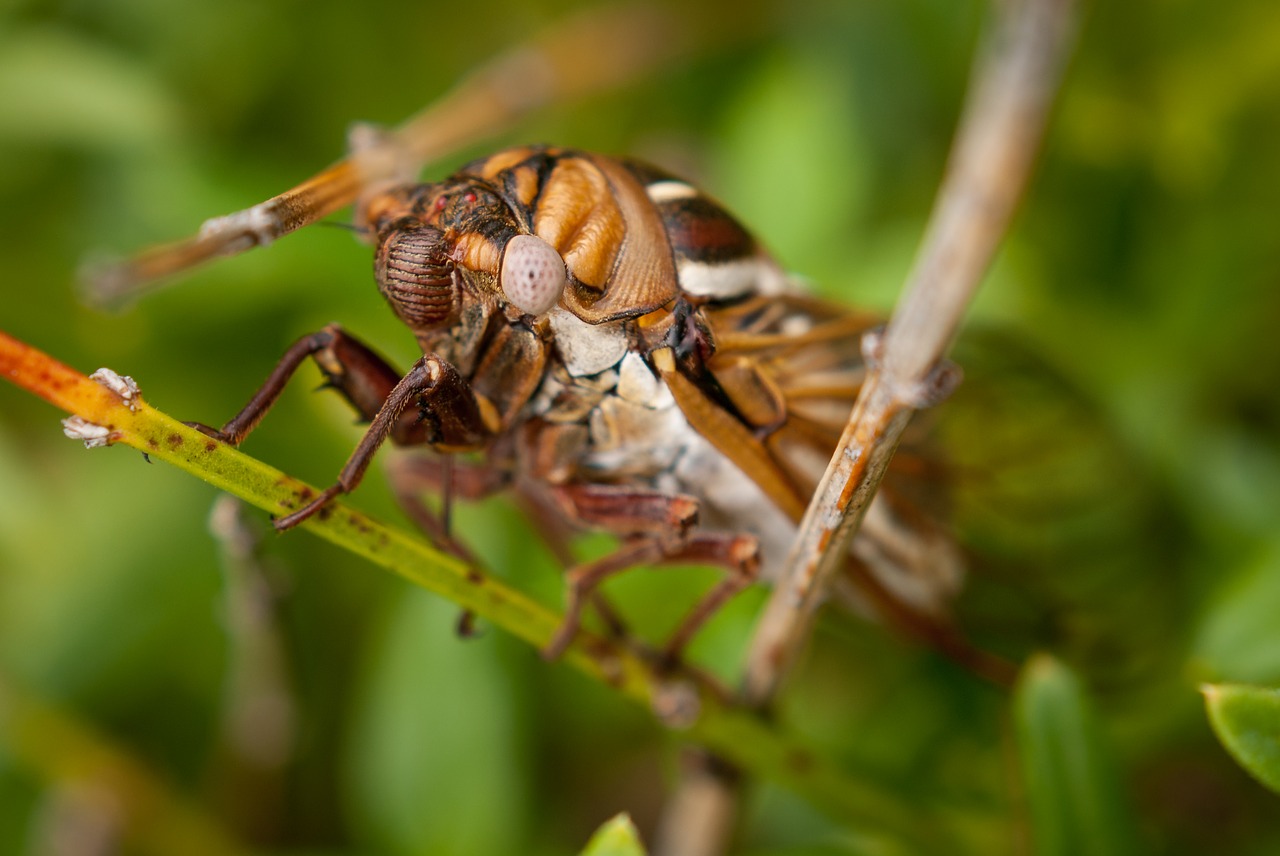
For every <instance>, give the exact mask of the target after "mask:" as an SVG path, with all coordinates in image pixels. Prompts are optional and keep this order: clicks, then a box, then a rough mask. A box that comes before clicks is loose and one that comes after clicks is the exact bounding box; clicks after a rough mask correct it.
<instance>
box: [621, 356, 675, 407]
mask: <svg viewBox="0 0 1280 856" xmlns="http://www.w3.org/2000/svg"><path fill="white" fill-rule="evenodd" d="M618 395H620V396H621V397H622V398H624V399H626V400H627V401H630V402H634V403H635V404H642V405H644V406H645V407H650V408H653V409H655V410H661V409H663V408H666V407H671V406H673V405H674V404H675V403H676V400H675V398H673V397H672V395H671V390H669V389H667V385H666V384H665V383H663V382H662V381H661V380H659V379H658V377H657V375H655V374H654V373H653V370H652V369H650V368H649V366H648V364H647V363H646V362H645V361H644V357H642V356H640V355H639V354H637V353H635V352H634V351H632V352H630V353H628V354H627V355H626V356H625V357H623V358H622V362H621V363H620V364H619V365H618Z"/></svg>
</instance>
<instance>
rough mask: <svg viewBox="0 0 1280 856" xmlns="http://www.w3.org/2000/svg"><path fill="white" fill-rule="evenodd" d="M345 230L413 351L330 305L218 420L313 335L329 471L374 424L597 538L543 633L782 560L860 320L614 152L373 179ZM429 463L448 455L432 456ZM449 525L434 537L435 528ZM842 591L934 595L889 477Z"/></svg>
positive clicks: (453, 481) (333, 490)
mask: <svg viewBox="0 0 1280 856" xmlns="http://www.w3.org/2000/svg"><path fill="white" fill-rule="evenodd" d="M356 228H357V229H359V230H360V231H361V232H363V233H365V235H366V236H368V237H369V238H370V240H371V242H372V243H373V244H374V245H375V247H376V249H375V253H374V275H375V279H376V281H377V284H378V288H379V290H380V291H381V293H382V295H383V297H384V298H386V300H387V302H388V303H389V304H390V307H391V309H392V311H393V312H394V313H395V314H396V316H397V317H398V318H399V319H400V320H401V321H402V322H403V323H404V324H405V325H406V326H407V327H408V328H409V331H410V332H411V333H412V334H413V336H414V337H415V338H416V339H417V342H418V345H419V346H420V348H421V350H422V354H423V356H422V358H421V359H419V360H418V361H417V362H416V363H415V364H414V365H413V366H412V367H411V368H410V369H409V370H408V372H407V373H401V372H400V371H397V370H396V369H394V368H392V367H391V366H390V365H389V364H388V363H387V362H386V361H385V360H384V359H383V358H382V357H380V356H378V355H377V354H376V353H375V351H374V350H373V349H372V348H370V347H368V346H367V345H365V344H363V343H362V342H360V341H359V340H358V339H357V338H356V337H355V336H354V335H352V334H351V333H348V332H347V331H345V330H344V329H342V328H340V327H338V326H329V327H326V328H325V329H323V330H321V331H319V332H317V333H314V334H311V335H308V336H304V337H303V338H302V339H301V340H299V341H298V342H297V343H296V344H295V345H294V346H292V347H291V348H290V349H289V350H288V352H287V353H286V354H285V356H284V357H283V359H282V360H281V361H280V363H279V365H278V366H277V367H276V369H275V371H274V372H272V374H271V375H270V377H269V379H268V380H267V382H266V383H265V384H264V385H263V387H262V388H261V389H260V390H259V392H258V393H257V394H255V395H254V396H253V398H252V399H251V401H250V402H249V404H248V405H247V406H246V407H245V408H244V410H243V411H241V412H240V413H239V414H238V415H237V416H235V417H234V418H233V419H232V420H230V421H229V422H228V423H226V424H225V425H224V426H223V427H222V428H220V429H212V428H205V430H206V431H208V433H210V434H212V435H214V436H216V437H218V438H219V439H222V440H224V441H226V442H228V443H232V444H238V443H240V442H241V441H242V440H244V438H245V436H246V435H247V434H248V433H249V431H250V430H251V429H252V428H253V427H254V426H255V425H257V424H258V422H259V420H260V419H261V418H262V416H263V415H264V413H265V412H266V411H267V410H268V409H269V408H270V406H271V405H272V403H273V402H274V401H275V400H276V398H277V396H278V395H279V393H280V391H281V390H282V389H283V387H284V385H285V383H286V381H287V379H288V378H289V377H290V376H291V375H292V374H293V373H294V371H295V370H296V369H297V368H298V367H299V366H300V365H301V364H302V363H303V362H305V361H306V360H307V358H311V359H312V360H313V361H314V362H315V364H316V365H317V366H319V368H320V371H321V372H322V373H323V374H324V376H325V377H326V378H327V381H328V385H330V386H332V387H333V388H335V389H336V390H337V391H338V392H340V393H341V394H342V396H343V397H345V398H346V400H347V401H348V402H349V403H350V404H351V405H352V407H354V409H355V410H356V411H357V412H358V413H359V414H360V415H361V416H362V417H364V418H365V419H366V420H368V423H369V424H368V429H367V431H366V433H365V434H364V437H363V439H362V440H361V441H360V443H359V445H358V446H357V448H356V450H355V451H354V453H353V454H352V455H351V457H350V459H349V460H348V462H347V464H346V466H345V467H344V468H343V469H342V472H341V474H340V476H339V477H338V479H337V481H336V483H335V484H334V485H333V486H332V487H330V488H328V489H327V490H325V491H324V492H323V493H321V494H320V495H318V496H317V497H315V498H314V500H313V501H312V502H311V503H310V504H308V505H307V506H305V507H304V508H302V509H301V510H299V511H297V512H295V513H293V514H290V515H288V516H286V517H282V518H280V519H278V520H277V521H276V525H277V527H278V528H282V529H284V528H289V527H291V526H294V525H296V524H297V523H299V522H300V521H302V520H304V519H306V518H307V517H309V516H311V515H313V514H315V513H317V512H319V511H321V510H322V509H323V508H324V506H325V504H326V503H328V502H329V501H331V500H332V499H333V498H334V497H335V496H337V495H339V494H344V493H347V492H349V491H351V490H353V489H354V488H355V487H356V485H357V484H358V483H359V482H360V480H361V476H362V474H363V473H364V472H365V470H366V468H367V467H368V465H369V463H370V461H371V459H372V458H373V456H374V453H375V452H376V451H377V449H378V448H379V447H380V446H381V445H382V444H383V443H384V442H385V441H387V440H390V441H391V442H392V443H395V444H398V445H402V446H426V447H430V448H431V449H432V450H434V451H435V452H438V453H441V454H443V455H444V456H446V457H445V458H437V459H435V460H436V462H435V463H431V462H428V463H425V464H423V465H422V466H421V467H420V469H419V474H420V475H421V477H422V480H425V481H428V482H435V483H440V482H446V481H447V482H448V484H449V485H450V486H452V487H453V488H454V489H455V490H457V492H458V493H460V494H462V495H464V496H470V497H479V496H483V495H485V494H489V493H493V492H497V491H503V490H507V491H512V492H514V493H516V494H517V495H518V496H519V497H520V499H521V500H522V502H523V504H524V505H525V506H526V507H530V508H534V509H536V510H537V513H538V516H539V518H540V522H541V523H542V524H543V525H544V528H545V529H546V530H547V531H548V532H549V533H553V537H558V536H556V535H555V533H563V532H574V531H581V530H599V531H604V532H607V533H609V534H611V535H613V536H615V537H616V539H617V547H616V549H615V550H614V551H613V552H611V553H608V554H606V555H604V556H603V557H601V558H598V559H595V560H593V561H589V562H585V563H580V564H576V565H572V566H571V567H569V568H568V569H567V597H566V601H567V614H566V618H565V620H564V624H563V626H562V627H561V630H560V632H559V633H558V634H557V635H556V637H555V639H554V640H553V641H552V642H551V644H550V646H549V647H548V649H547V653H548V654H549V655H555V654H558V653H559V652H561V651H562V650H563V649H564V648H565V646H567V644H568V643H569V642H570V641H571V639H572V637H573V634H574V632H575V630H576V628H577V627H578V624H579V621H580V618H581V614H582V610H583V607H584V604H586V603H587V602H588V601H589V600H590V599H591V598H592V596H593V593H594V592H595V590H596V587H597V586H598V585H599V583H600V582H601V581H602V580H604V579H605V578H607V577H609V576H611V575H613V574H615V573H618V572H620V571H623V570H626V569H628V568H632V567H635V566H639V565H652V564H661V563H706V564H711V565H715V566H718V567H721V568H723V569H724V571H725V577H724V579H723V580H722V581H721V582H720V583H719V584H718V585H716V586H715V587H714V588H713V589H712V590H711V591H710V592H709V593H708V594H706V595H705V597H704V598H703V600H702V601H701V602H699V603H698V604H697V605H696V606H695V607H694V608H693V609H692V611H691V612H690V614H689V615H688V617H687V618H686V619H685V620H684V622H683V623H682V624H681V625H680V626H679V627H678V629H677V630H676V631H675V633H674V635H673V636H672V638H671V640H670V641H669V642H668V645H667V649H668V652H669V653H670V654H673V655H674V654H675V653H676V652H678V651H679V649H680V648H681V647H682V646H683V645H684V644H685V643H686V642H687V641H688V640H689V638H690V637H691V636H692V635H693V634H694V632H695V631H696V630H697V628H698V627H699V626H700V625H701V624H702V622H703V621H705V620H706V619H707V618H708V617H709V616H710V615H712V614H713V613H714V612H715V610H716V609H717V608H718V606H719V605H720V604H722V603H723V602H725V601H726V600H727V599H728V598H730V597H731V596H733V595H734V594H735V593H736V592H737V591H739V590H740V589H742V588H743V587H744V586H747V585H749V584H750V583H752V582H753V581H755V580H757V579H765V580H767V579H769V578H770V577H773V576H774V575H775V574H777V573H778V572H779V570H780V568H781V565H782V564H783V562H784V560H785V556H786V552H787V549H788V545H789V543H790V541H791V538H792V536H793V533H794V531H795V527H796V524H797V522H798V521H799V519H800V517H801V515H802V513H803V512H804V509H805V507H806V504H807V502H808V498H809V496H810V495H811V492H812V491H813V489H814V486H815V485H816V483H817V481H818V479H819V477H820V476H821V474H822V472H823V470H824V468H825V467H826V465H827V462H828V460H829V458H830V456H831V452H832V449H833V448H834V447H835V445H836V442H837V439H838V437H839V435H840V432H841V430H842V427H843V425H844V421H845V419H846V417H847V415H848V413H849V410H850V408H851V406H852V403H853V401H854V398H855V397H856V395H857V393H858V389H859V386H860V384H861V382H862V379H863V375H864V370H865V366H864V362H863V356H862V349H861V347H860V341H861V338H862V337H863V336H864V335H865V334H867V333H868V331H870V330H872V329H873V328H875V326H876V325H877V324H878V323H879V319H878V318H877V317H875V316H874V315H870V314H866V313H862V312H857V311H853V310H850V309H848V308H847V307H843V306H839V305H835V304H832V303H828V302H824V301H821V300H818V299H815V298H813V297H810V296H807V295H806V294H804V293H803V292H802V291H801V290H800V289H799V288H797V286H796V285H795V283H794V282H792V281H791V280H790V279H789V278H788V277H787V276H786V275H785V274H784V273H783V271H782V270H781V268H780V267H779V266H778V264H777V263H776V262H775V261H774V260H773V259H772V258H771V257H770V256H769V255H768V253H767V252H766V251H765V250H764V249H763V248H762V247H761V245H760V244H759V243H758V242H757V241H756V240H755V239H754V238H753V237H752V235H751V234H750V232H748V230H747V229H746V228H744V227H743V226H742V225H741V224H740V223H739V221H738V220H736V219H735V218H734V217H733V216H732V215H731V214H729V213H728V212H727V211H725V209H724V208H722V207H721V206H720V205H719V204H717V203H716V202H714V201H713V200H712V199H710V198H709V197H708V196H707V195H705V194H704V193H702V192H701V191H699V190H698V189H697V188H696V187H694V186H693V185H692V184H690V183H687V182H685V181H682V180H680V179H679V178H676V177H674V176H672V175H670V174H668V173H666V172H664V171H662V170H660V169H657V168H655V167H652V166H649V165H647V164H644V163H640V162H638V161H635V160H628V159H615V158H611V157H605V156H601V155H597V154H592V153H588V152H583V151H574V150H570V149H561V148H553V147H546V146H531V147H519V148H511V149H507V150H504V151H500V152H498V153H496V154H494V155H491V156H489V157H486V158H483V159H481V160H477V161H474V162H472V163H470V164H467V165H466V166H464V167H462V168H461V169H460V170H459V171H458V172H457V173H456V174H454V175H453V176H452V177H450V178H447V179H445V180H443V181H439V182H435V183H426V184H422V183H407V184H403V185H399V186H393V187H390V188H386V189H383V190H381V191H379V192H376V193H374V194H371V195H370V196H369V197H368V198H366V199H365V200H363V203H362V204H361V205H360V206H358V212H357V223H356ZM443 461H447V462H448V464H447V466H446V465H445V464H444V463H442V462H443ZM446 537H447V536H446ZM849 562H850V574H849V576H848V580H847V583H848V587H849V594H851V596H852V597H854V598H855V599H857V600H858V601H859V602H861V603H862V604H863V605H865V606H869V607H870V608H871V609H872V610H874V611H877V612H880V613H887V614H889V616H890V617H892V618H893V619H894V620H895V621H897V622H898V623H905V624H906V625H908V626H911V625H912V624H916V625H919V624H920V623H921V621H922V620H925V619H927V617H928V616H930V615H936V614H939V613H940V612H941V611H942V609H943V606H944V604H945V603H946V600H947V598H948V597H949V596H950V595H951V594H952V593H953V592H954V591H955V589H956V587H957V586H958V584H959V578H960V563H959V561H958V559H957V558H956V554H955V551H954V550H953V549H951V548H950V542H949V539H948V538H947V536H946V535H945V534H944V533H943V530H942V528H941V527H939V526H937V525H936V524H934V523H933V522H932V520H931V519H930V518H929V517H928V516H926V515H922V514H919V513H916V512H913V511H912V510H911V507H910V506H908V505H907V504H906V503H904V502H899V501H896V499H895V495H894V492H893V489H892V484H891V483H890V484H889V485H888V486H887V488H886V490H885V492H883V493H882V495H881V496H880V497H879V498H878V499H877V501H876V504H875V506H874V507H873V509H872V512H871V513H870V514H869V515H868V523H867V528H866V530H865V532H864V534H862V535H861V536H860V538H859V539H858V540H857V542H856V543H855V545H854V547H853V549H852V553H851V555H850V558H849Z"/></svg>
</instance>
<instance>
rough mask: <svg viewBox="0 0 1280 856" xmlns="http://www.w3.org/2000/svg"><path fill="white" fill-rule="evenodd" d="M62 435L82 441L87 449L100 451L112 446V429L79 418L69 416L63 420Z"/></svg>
mask: <svg viewBox="0 0 1280 856" xmlns="http://www.w3.org/2000/svg"><path fill="white" fill-rule="evenodd" d="M62 433H63V434H65V435H67V436H68V437H70V438H71V439H72V440H81V441H83V442H84V447H85V448H86V449H100V448H102V447H103V446H109V445H111V429H110V428H106V427H104V426H102V425H95V424H94V423H92V422H89V421H88V420H85V419H81V418H80V417H79V416H68V417H67V418H66V419H63V420H62Z"/></svg>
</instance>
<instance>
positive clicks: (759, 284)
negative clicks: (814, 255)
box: [676, 256, 787, 299]
mask: <svg viewBox="0 0 1280 856" xmlns="http://www.w3.org/2000/svg"><path fill="white" fill-rule="evenodd" d="M676 274H677V276H678V277H679V279H680V287H681V288H683V289H684V290H685V291H687V292H689V293H690V294H692V295H695V296H697V297H712V298H718V299H726V298H730V297H741V296H742V295H744V294H763V295H773V294H781V293H782V292H784V291H786V290H787V278H786V277H785V276H784V275H783V273H782V271H781V270H780V269H779V268H778V266H777V265H776V264H774V262H773V260H771V259H769V258H768V257H767V256H750V257H748V258H745V259H734V260H733V261H727V262H698V261H692V260H690V259H682V260H680V261H679V262H678V263H677V264H676Z"/></svg>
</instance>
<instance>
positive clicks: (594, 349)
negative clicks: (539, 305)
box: [547, 306, 627, 377]
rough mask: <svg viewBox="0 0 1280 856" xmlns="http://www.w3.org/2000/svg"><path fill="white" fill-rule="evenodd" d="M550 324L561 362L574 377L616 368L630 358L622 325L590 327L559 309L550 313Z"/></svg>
mask: <svg viewBox="0 0 1280 856" xmlns="http://www.w3.org/2000/svg"><path fill="white" fill-rule="evenodd" d="M547 320H548V321H550V322H551V331H552V332H553V333H555V343H556V349H557V350H558V351H559V352H560V360H561V362H563V363H564V367H565V369H566V370H567V371H568V372H569V374H571V375H573V376H574V377H583V376H585V375H593V374H599V373H600V372H602V371H604V370H605V369H610V368H613V367H614V366H616V365H617V364H618V362H619V361H620V360H621V359H622V358H623V357H624V356H626V354H627V333H626V331H625V330H624V329H623V326H622V325H623V322H621V321H613V322H610V323H607V324H588V323H587V322H586V321H583V320H581V319H580V318H578V317H577V316H576V315H574V314H573V313H571V312H568V311H566V310H564V309H562V308H560V307H559V306H557V307H556V308H554V309H552V310H551V312H550V313H549V314H548V315H547Z"/></svg>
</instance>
